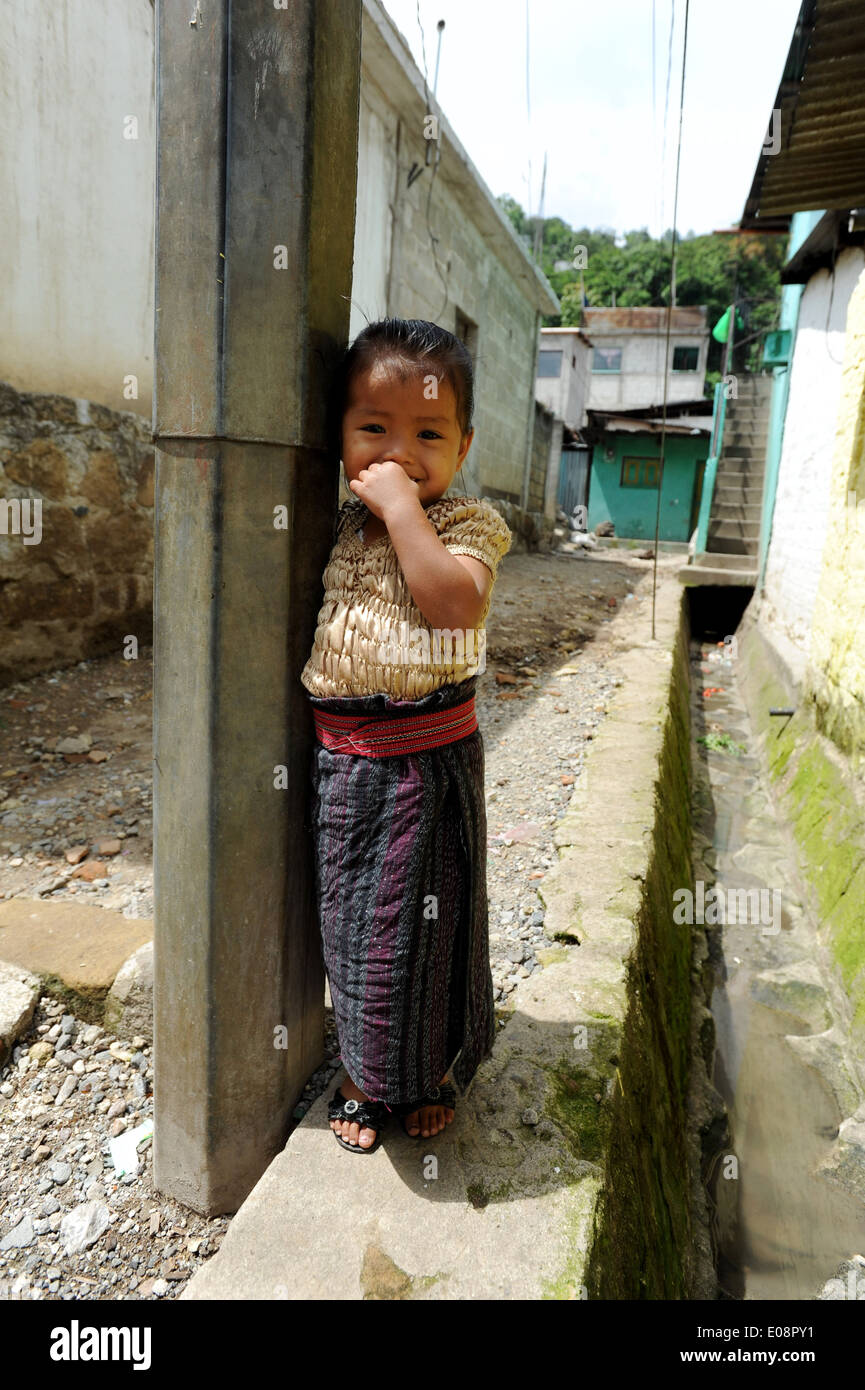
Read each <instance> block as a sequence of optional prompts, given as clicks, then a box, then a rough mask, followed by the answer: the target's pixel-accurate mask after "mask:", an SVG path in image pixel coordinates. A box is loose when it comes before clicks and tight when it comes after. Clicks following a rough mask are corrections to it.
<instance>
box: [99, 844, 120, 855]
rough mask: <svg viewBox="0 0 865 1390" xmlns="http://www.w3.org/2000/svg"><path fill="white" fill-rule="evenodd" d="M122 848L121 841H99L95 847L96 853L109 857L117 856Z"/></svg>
mask: <svg viewBox="0 0 865 1390" xmlns="http://www.w3.org/2000/svg"><path fill="white" fill-rule="evenodd" d="M122 848H123V841H122V840H100V841H99V844H98V845H97V846H96V852H97V854H104V855H106V856H108V857H110V856H111V855H112V854H119V853H120V851H121V850H122Z"/></svg>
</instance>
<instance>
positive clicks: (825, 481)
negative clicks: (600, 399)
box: [761, 247, 865, 657]
mask: <svg viewBox="0 0 865 1390" xmlns="http://www.w3.org/2000/svg"><path fill="white" fill-rule="evenodd" d="M863 269H865V255H863V253H862V251H861V250H860V249H859V248H858V247H857V248H853V247H850V248H848V249H847V250H845V251H842V253H841V255H840V256H839V257H838V261H837V263H836V266H835V283H834V289H833V285H832V277H831V276H830V274H829V272H828V271H826V270H821V271H818V272H817V274H816V275H814V276H812V278H811V279H810V280H809V281H808V284H807V285H806V286H805V289H804V291H803V294H802V298H801V301H800V304H799V323H798V331H797V333H796V340H795V344H794V349H793V362H792V367H791V375H790V395H789V400H788V402H787V416H786V420H785V424H784V438H783V442H782V446H781V461H780V465H779V469H778V487H777V492H776V496H775V509H774V514H773V518H772V533H771V537H770V540H769V551H768V554H767V557H766V572H765V577H764V592H763V598H762V605H761V610H762V611H761V617H762V620H763V621H765V622H767V623H768V624H769V625H770V627H772V628H773V629H775V630H777V631H779V632H780V633H781V634H782V635H783V637H784V638H785V639H786V641H788V642H790V643H792V644H793V646H794V647H795V648H796V649H797V650H798V652H800V653H801V655H802V656H803V657H806V656H810V651H809V637H810V632H811V623H812V617H813V613H814V602H815V599H816V597H817V588H818V584H819V581H820V570H821V565H822V560H823V549H824V546H825V545H826V544H827V543H828V542H829V541H830V539H831V538H830V537H828V536H827V532H826V527H827V517H828V511H829V485H830V478H831V473H832V458H833V452H834V443H835V430H836V421H837V416H838V402H839V395H840V387H841V363H842V360H843V356H844V336H845V325H846V320H847V305H848V303H849V300H850V296H851V294H852V293H853V290H854V288H855V286H856V282H857V281H858V279H859V276H860V275H861V274H862V272H863ZM830 301H831V310H830Z"/></svg>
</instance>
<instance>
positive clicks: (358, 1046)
mask: <svg viewBox="0 0 865 1390" xmlns="http://www.w3.org/2000/svg"><path fill="white" fill-rule="evenodd" d="M476 683H477V677H476V676H473V677H471V678H470V679H469V680H466V681H461V682H459V683H458V684H455V685H445V686H441V687H440V688H439V689H438V690H435V691H433V692H432V693H431V694H430V695H426V696H424V697H423V698H422V699H420V700H393V699H391V698H390V696H388V695H385V694H384V693H379V694H375V695H363V696H350V697H346V698H335V699H322V698H320V697H315V696H312V695H310V694H309V692H307V698H308V699H309V701H310V704H311V705H312V706H313V707H314V708H317V709H320V710H325V711H330V712H332V713H337V714H351V715H354V714H363V715H364V716H365V717H367V718H374V717H375V716H376V715H380V716H381V717H382V718H386V719H389V720H393V719H396V718H398V717H399V716H400V715H401V714H403V715H412V714H420V713H426V712H429V711H431V710H439V709H446V708H449V707H451V706H453V705H456V704H459V703H460V702H462V701H464V700H465V699H467V698H468V696H470V695H473V694H474V693H475V686H476ZM310 824H311V827H312V838H313V845H314V852H315V874H316V899H317V905H318V913H319V922H320V927H321V942H322V954H323V958H324V965H325V969H326V971H327V976H328V982H329V984H330V993H331V998H332V1000H333V1007H334V1013H335V1018H336V1027H337V1032H338V1036H339V1043H340V1051H341V1055H342V1060H343V1064H344V1065H345V1068H346V1070H347V1071H348V1074H349V1076H350V1077H351V1079H352V1080H353V1081H354V1082H355V1084H356V1085H357V1086H359V1087H360V1089H361V1090H362V1091H364V1092H365V1094H366V1095H368V1096H369V1097H370V1099H371V1100H382V1101H385V1102H386V1103H387V1104H389V1105H397V1104H400V1103H401V1102H403V1101H415V1100H418V1099H420V1097H421V1096H423V1095H424V1094H425V1093H426V1092H427V1091H428V1090H429V1089H430V1088H431V1087H433V1086H437V1085H438V1083H439V1082H440V1081H441V1079H442V1077H443V1076H444V1075H445V1074H446V1073H447V1074H448V1075H449V1076H450V1078H451V1079H452V1080H453V1082H454V1084H455V1085H456V1086H457V1088H458V1089H459V1090H460V1091H461V1092H465V1090H466V1088H467V1086H468V1084H469V1082H470V1081H471V1079H472V1077H473V1076H474V1074H475V1072H476V1070H477V1068H478V1066H479V1065H480V1063H481V1062H482V1061H483V1059H484V1057H486V1056H487V1055H488V1054H489V1052H490V1050H491V1048H492V1045H493V1040H494V1038H495V1013H494V1008H493V981H492V974H491V972H490V961H489V929H488V909H487V881H486V845H487V827H486V806H485V801H484V746H483V740H482V737H481V733H480V730H479V729H477V730H475V732H474V733H472V734H470V735H469V736H468V737H466V738H460V739H457V741H456V742H453V743H446V744H442V745H440V746H439V747H437V748H433V749H427V750H426V751H424V752H419V753H401V754H397V755H395V756H393V757H390V756H388V757H382V758H372V757H366V756H364V755H363V754H355V753H337V752H333V751H331V750H330V749H328V748H326V747H325V746H324V745H323V744H321V743H319V742H318V741H316V743H315V745H314V749H313V759H312V798H311V810H310Z"/></svg>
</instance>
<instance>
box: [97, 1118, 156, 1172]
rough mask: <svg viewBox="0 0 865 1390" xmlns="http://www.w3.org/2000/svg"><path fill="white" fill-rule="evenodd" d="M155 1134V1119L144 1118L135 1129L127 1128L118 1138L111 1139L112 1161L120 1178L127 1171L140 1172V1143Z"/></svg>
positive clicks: (109, 1144)
mask: <svg viewBox="0 0 865 1390" xmlns="http://www.w3.org/2000/svg"><path fill="white" fill-rule="evenodd" d="M152 1136H153V1120H144V1121H143V1122H142V1123H141V1124H140V1125H137V1126H136V1128H135V1129H130V1130H127V1132H126V1133H125V1134H118V1136H117V1138H116V1139H109V1141H108V1148H109V1150H110V1152H111V1162H112V1163H113V1164H114V1171H115V1173H116V1174H117V1176H118V1177H119V1178H122V1177H123V1175H124V1174H125V1173H137V1172H138V1167H139V1163H138V1145H139V1144H140V1143H141V1142H142V1140H144V1139H150V1138H152Z"/></svg>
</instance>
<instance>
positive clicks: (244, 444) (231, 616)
mask: <svg viewBox="0 0 865 1390" xmlns="http://www.w3.org/2000/svg"><path fill="white" fill-rule="evenodd" d="M360 11H361V0H290V2H289V0H286V3H285V4H284V5H283V6H282V7H281V8H280V7H279V6H278V5H277V4H276V3H263V0H209V3H208V4H206V5H203V4H202V5H199V4H196V3H195V0H189V3H188V4H186V5H178V4H175V3H164V2H163V3H160V4H159V6H158V19H157V108H158V129H157V173H158V178H157V244H156V328H155V354H156V363H155V368H156V378H155V400H154V418H153V429H154V439H155V442H156V445H157V451H156V458H157V468H156V553H155V586H154V587H155V593H154V611H155V668H156V680H155V691H154V745H155V749H154V751H155V757H154V762H155V767H154V794H155V826H154V855H155V863H154V871H155V919H156V920H155V1023H154V1030H155V1032H154V1052H155V1087H154V1090H155V1112H156V1113H155V1135H154V1176H155V1181H156V1185H157V1186H158V1188H159V1189H160V1190H161V1191H163V1192H167V1193H170V1194H171V1195H172V1196H174V1197H176V1198H178V1199H179V1200H180V1201H182V1202H184V1203H185V1204H186V1205H188V1206H190V1207H192V1208H193V1209H195V1210H196V1211H200V1212H204V1213H207V1214H210V1215H213V1214H216V1213H219V1212H229V1211H235V1210H236V1209H237V1208H238V1206H239V1205H240V1203H241V1202H242V1201H243V1199H244V1197H245V1196H246V1195H247V1193H248V1192H249V1191H250V1189H251V1188H252V1187H253V1186H254V1184H255V1183H256V1181H257V1180H258V1178H259V1177H260V1175H261V1173H262V1172H263V1171H264V1169H265V1167H266V1166H267V1164H268V1163H269V1161H270V1160H271V1158H272V1157H273V1156H274V1154H275V1153H277V1152H278V1151H279V1149H280V1148H281V1147H282V1145H283V1143H284V1141H285V1133H286V1125H287V1121H288V1118H289V1115H290V1111H291V1109H292V1107H293V1106H294V1104H295V1103H296V1100H297V1097H298V1095H299V1094H300V1091H301V1089H302V1086H303V1084H304V1082H305V1081H306V1079H307V1077H308V1076H309V1074H310V1072H311V1071H313V1070H314V1069H315V1067H316V1066H317V1065H318V1064H319V1063H320V1061H321V1058H322V1055H323V1008H324V999H323V986H324V977H323V970H322V964H321V951H320V945H319V938H318V930H317V922H316V913H315V891H314V880H313V876H312V863H313V861H312V847H311V840H310V836H309V832H308V830H307V829H306V828H305V826H304V817H305V811H306V806H307V796H308V792H309V766H310V752H311V737H312V723H311V719H310V717H309V711H308V707H307V706H306V702H305V698H304V695H303V690H302V687H301V686H300V685H299V681H298V677H299V675H300V671H301V669H302V666H303V663H304V661H305V660H306V657H307V655H308V653H309V650H310V647H311V644H312V640H313V636H314V631H315V620H316V614H317V609H318V605H319V602H320V598H321V575H322V569H323V567H324V564H325V562H326V559H327V555H328V551H329V547H330V544H331V533H332V524H333V516H334V511H335V507H336V498H337V486H338V459H336V458H334V457H333V455H332V454H330V453H329V452H328V449H327V439H328V436H327V422H326V418H325V415H326V412H325V396H326V388H327V383H328V377H329V372H330V368H331V366H332V363H333V360H334V358H335V355H336V353H337V352H338V350H339V349H340V348H341V347H342V346H343V345H344V343H345V342H346V338H347V333H348V317H349V298H350V292H351V267H352V253H353V242H354V221H355V185H356V173H357V129H358V103H359V84H360V17H361V15H360ZM281 1030H283V1031H281Z"/></svg>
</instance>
